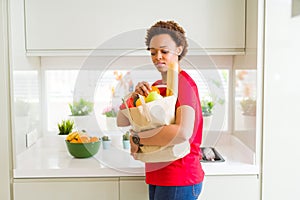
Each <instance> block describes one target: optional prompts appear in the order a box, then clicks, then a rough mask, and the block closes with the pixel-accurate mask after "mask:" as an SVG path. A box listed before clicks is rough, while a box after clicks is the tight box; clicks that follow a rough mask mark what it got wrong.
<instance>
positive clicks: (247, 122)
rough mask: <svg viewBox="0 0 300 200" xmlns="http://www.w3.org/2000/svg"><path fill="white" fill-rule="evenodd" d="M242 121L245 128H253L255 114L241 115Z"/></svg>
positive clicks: (254, 125)
mask: <svg viewBox="0 0 300 200" xmlns="http://www.w3.org/2000/svg"><path fill="white" fill-rule="evenodd" d="M243 121H244V128H245V129H246V130H254V129H255V128H256V116H251V115H243Z"/></svg>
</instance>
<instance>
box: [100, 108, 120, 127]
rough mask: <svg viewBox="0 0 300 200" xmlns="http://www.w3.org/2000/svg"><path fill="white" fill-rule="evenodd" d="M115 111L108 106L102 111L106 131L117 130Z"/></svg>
mask: <svg viewBox="0 0 300 200" xmlns="http://www.w3.org/2000/svg"><path fill="white" fill-rule="evenodd" d="M117 113H118V111H117V109H116V108H114V107H112V106H108V107H106V108H105V109H104V110H103V113H102V114H103V115H104V116H105V118H106V129H107V130H117V118H116V117H117Z"/></svg>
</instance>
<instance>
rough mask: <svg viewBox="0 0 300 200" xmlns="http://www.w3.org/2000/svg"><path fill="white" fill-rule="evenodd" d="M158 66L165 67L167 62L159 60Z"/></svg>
mask: <svg viewBox="0 0 300 200" xmlns="http://www.w3.org/2000/svg"><path fill="white" fill-rule="evenodd" d="M156 66H157V67H164V66H166V64H165V63H163V62H159V63H156Z"/></svg>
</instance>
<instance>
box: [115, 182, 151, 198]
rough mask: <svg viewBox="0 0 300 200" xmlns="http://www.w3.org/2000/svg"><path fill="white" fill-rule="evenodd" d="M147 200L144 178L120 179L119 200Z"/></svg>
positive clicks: (146, 186) (146, 187)
mask: <svg viewBox="0 0 300 200" xmlns="http://www.w3.org/2000/svg"><path fill="white" fill-rule="evenodd" d="M128 199H138V200H148V185H147V184H146V183H145V177H140V178H139V177H132V178H130V177H120V200H128Z"/></svg>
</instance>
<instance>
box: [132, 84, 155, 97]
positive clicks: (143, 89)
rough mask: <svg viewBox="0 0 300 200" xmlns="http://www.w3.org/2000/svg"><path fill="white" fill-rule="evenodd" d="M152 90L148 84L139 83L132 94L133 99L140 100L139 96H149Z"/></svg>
mask: <svg viewBox="0 0 300 200" xmlns="http://www.w3.org/2000/svg"><path fill="white" fill-rule="evenodd" d="M150 90H151V86H150V84H149V83H148V82H145V81H142V82H139V83H138V84H137V85H136V86H135V91H134V93H133V94H132V97H133V98H134V99H137V98H138V94H140V95H143V96H147V95H148V94H149V91H150Z"/></svg>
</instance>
